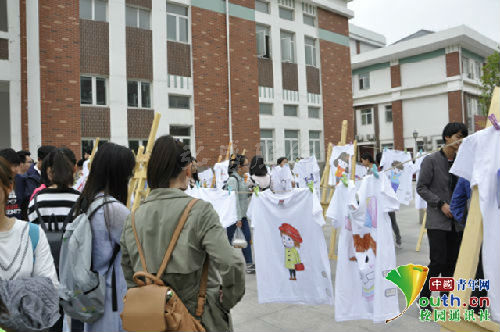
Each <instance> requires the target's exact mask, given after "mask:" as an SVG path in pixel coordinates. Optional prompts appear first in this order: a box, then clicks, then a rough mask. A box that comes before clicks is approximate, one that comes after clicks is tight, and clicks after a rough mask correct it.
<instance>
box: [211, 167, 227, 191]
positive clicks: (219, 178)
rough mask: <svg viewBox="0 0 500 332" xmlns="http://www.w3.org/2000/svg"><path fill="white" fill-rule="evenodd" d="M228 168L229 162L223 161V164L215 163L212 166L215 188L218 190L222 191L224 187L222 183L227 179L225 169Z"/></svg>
mask: <svg viewBox="0 0 500 332" xmlns="http://www.w3.org/2000/svg"><path fill="white" fill-rule="evenodd" d="M228 167H229V160H225V161H223V162H220V163H217V164H215V165H214V173H215V187H216V188H218V189H222V187H223V186H224V182H225V181H227V179H228V178H229V174H228V172H227V169H228Z"/></svg>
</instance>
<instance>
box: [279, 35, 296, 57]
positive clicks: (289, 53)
mask: <svg viewBox="0 0 500 332" xmlns="http://www.w3.org/2000/svg"><path fill="white" fill-rule="evenodd" d="M281 62H293V63H295V36H294V34H293V33H290V32H285V31H281Z"/></svg>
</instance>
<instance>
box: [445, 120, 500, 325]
mask: <svg viewBox="0 0 500 332" xmlns="http://www.w3.org/2000/svg"><path fill="white" fill-rule="evenodd" d="M499 171H500V131H499V130H495V128H494V127H490V128H486V129H483V130H481V131H478V132H477V133H475V134H473V135H471V136H468V137H467V138H465V139H464V141H463V142H462V144H461V145H460V149H459V150H458V154H457V157H456V158H455V162H454V163H453V166H452V168H451V170H450V173H453V174H455V175H457V176H460V177H463V178H465V179H467V180H469V181H470V184H471V187H474V186H476V185H477V186H478V190H479V205H480V209H481V214H482V216H483V269H484V279H488V280H489V281H490V289H489V291H488V297H489V299H490V308H489V311H490V313H491V317H492V319H493V320H496V321H500V261H499V260H498V253H499V252H500V241H499V240H498V239H499V234H500V202H499V201H498V198H497V195H498V190H500V189H499V188H500V183H499V182H500V180H499V179H498V172H499Z"/></svg>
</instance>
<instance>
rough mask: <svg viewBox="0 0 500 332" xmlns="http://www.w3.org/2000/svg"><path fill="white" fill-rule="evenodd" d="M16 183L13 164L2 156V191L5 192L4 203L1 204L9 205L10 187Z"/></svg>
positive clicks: (0, 187)
mask: <svg viewBox="0 0 500 332" xmlns="http://www.w3.org/2000/svg"><path fill="white" fill-rule="evenodd" d="M13 183H14V174H13V173H12V169H11V164H10V163H9V161H8V160H7V159H5V158H4V157H2V156H0V190H3V194H4V201H3V202H0V204H3V206H5V204H7V201H8V199H9V190H10V186H11V185H12V184H13Z"/></svg>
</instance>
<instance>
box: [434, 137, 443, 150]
mask: <svg viewBox="0 0 500 332" xmlns="http://www.w3.org/2000/svg"><path fill="white" fill-rule="evenodd" d="M443 145H444V141H443V139H437V140H436V148H440V147H442V146H443Z"/></svg>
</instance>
